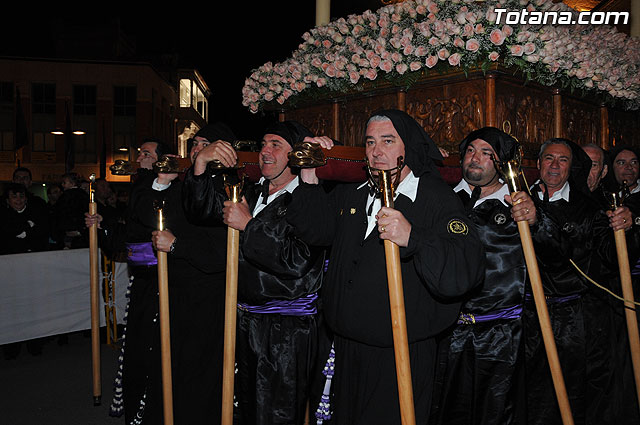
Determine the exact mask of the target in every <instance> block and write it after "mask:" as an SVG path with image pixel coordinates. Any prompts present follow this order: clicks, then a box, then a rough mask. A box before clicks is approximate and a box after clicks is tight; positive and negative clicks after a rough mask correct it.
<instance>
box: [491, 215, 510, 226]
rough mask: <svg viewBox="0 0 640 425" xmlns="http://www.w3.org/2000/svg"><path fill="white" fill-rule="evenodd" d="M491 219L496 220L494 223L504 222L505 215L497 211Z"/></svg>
mask: <svg viewBox="0 0 640 425" xmlns="http://www.w3.org/2000/svg"><path fill="white" fill-rule="evenodd" d="M493 220H494V221H495V222H496V224H504V223H506V221H507V217H506V216H505V215H504V214H502V213H498V214H496V215H495V217H493Z"/></svg>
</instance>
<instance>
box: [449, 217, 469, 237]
mask: <svg viewBox="0 0 640 425" xmlns="http://www.w3.org/2000/svg"><path fill="white" fill-rule="evenodd" d="M447 230H448V231H449V233H455V234H456V235H466V234H467V233H469V228H468V227H467V225H466V224H464V222H462V221H460V220H458V219H456V218H454V219H453V220H451V221H450V222H449V224H447Z"/></svg>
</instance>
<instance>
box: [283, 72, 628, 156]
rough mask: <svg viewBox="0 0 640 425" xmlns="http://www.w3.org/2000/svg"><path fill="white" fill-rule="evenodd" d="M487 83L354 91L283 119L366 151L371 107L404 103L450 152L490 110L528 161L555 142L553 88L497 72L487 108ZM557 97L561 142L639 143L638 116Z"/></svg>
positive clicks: (436, 82)
mask: <svg viewBox="0 0 640 425" xmlns="http://www.w3.org/2000/svg"><path fill="white" fill-rule="evenodd" d="M488 81H489V80H488V77H487V78H485V77H484V76H482V75H480V76H475V77H474V76H470V77H469V78H468V79H467V78H464V77H462V78H461V77H460V76H456V77H447V76H443V77H442V78H438V79H430V80H425V81H420V82H418V83H416V84H415V85H414V86H412V87H411V88H409V89H408V90H407V91H406V92H405V93H403V94H402V96H398V91H397V90H395V89H386V90H385V91H381V90H378V91H372V92H369V93H364V94H363V93H358V94H352V95H346V96H342V97H340V98H338V99H328V100H327V99H324V100H321V101H318V102H316V103H310V104H307V105H304V106H300V107H299V108H296V109H291V110H286V111H285V113H284V115H285V117H286V119H294V120H297V121H299V122H301V123H302V124H304V125H306V126H307V127H308V128H309V129H310V130H311V131H313V132H314V133H315V134H317V135H327V136H330V137H334V138H337V139H338V141H340V142H341V143H343V144H344V145H346V146H364V131H365V124H366V120H367V118H368V117H369V116H370V115H371V114H372V113H373V112H374V111H375V110H377V109H382V108H401V107H402V106H401V105H399V102H402V103H403V104H404V109H405V111H406V112H407V113H408V114H409V115H411V116H412V117H414V118H415V119H416V121H418V122H419V123H420V124H421V125H422V127H423V128H424V129H425V131H426V132H427V133H428V134H429V135H430V136H431V137H432V138H433V139H434V141H435V142H436V144H437V145H438V146H440V147H443V148H445V149H447V150H448V151H449V152H450V153H451V154H453V155H456V154H457V152H458V144H459V142H460V141H461V140H462V139H463V138H464V137H465V136H466V135H467V134H468V133H469V132H471V131H473V130H475V129H478V128H480V127H483V126H485V125H486V122H487V121H486V119H487V116H488V114H489V112H491V113H492V114H495V115H494V117H495V123H496V124H495V125H496V126H497V127H499V128H503V123H505V122H507V121H508V122H509V123H510V125H511V134H512V135H513V136H514V137H516V138H517V139H518V140H519V141H520V143H521V144H522V145H523V148H524V153H525V158H526V159H525V162H527V163H528V162H530V161H533V160H534V159H535V158H536V157H537V155H538V151H539V149H540V145H541V144H542V143H543V142H544V141H546V140H548V139H550V138H552V137H554V101H553V94H552V93H553V89H552V88H549V87H543V86H539V85H536V84H534V83H527V84H525V83H524V82H523V81H521V80H519V79H518V78H516V77H514V76H512V75H507V74H503V73H496V74H494V78H493V79H492V80H491V83H492V84H495V105H488V104H487V102H488V99H489V94H488V92H487V87H489V86H488ZM491 94H494V92H493V91H491ZM560 100H561V102H560V104H561V107H560V113H559V115H558V117H557V118H558V124H559V128H558V131H559V133H560V134H561V135H562V137H566V138H568V139H571V140H573V141H575V142H576V143H578V144H581V145H584V144H587V143H595V144H599V145H601V144H603V143H604V142H605V141H606V139H607V137H608V139H609V140H608V144H609V146H615V145H619V144H630V145H634V146H640V138H639V137H637V135H638V134H640V112H638V111H624V110H618V109H612V108H608V110H607V111H604V112H603V111H602V110H601V106H600V105H599V104H597V103H595V102H594V101H592V100H591V99H583V98H579V97H574V96H571V95H568V94H564V93H562V94H560ZM494 111H495V112H494ZM336 125H337V128H335V127H336ZM607 127H608V128H607ZM604 144H605V145H606V143H604ZM449 159H451V158H449ZM450 162H451V161H450Z"/></svg>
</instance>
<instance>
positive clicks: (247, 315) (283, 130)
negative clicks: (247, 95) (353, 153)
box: [183, 121, 324, 425]
mask: <svg viewBox="0 0 640 425" xmlns="http://www.w3.org/2000/svg"><path fill="white" fill-rule="evenodd" d="M308 136H312V133H310V132H309V130H308V129H306V128H304V127H303V126H302V125H300V124H299V123H297V122H294V121H284V122H279V123H276V124H273V125H272V126H270V127H268V128H267V129H266V130H265V134H264V137H263V140H262V148H261V150H260V153H259V157H258V158H259V159H258V161H259V166H260V171H261V174H262V178H261V179H260V181H259V182H258V183H257V184H251V183H249V182H246V183H245V191H244V198H243V200H242V202H239V203H236V204H234V203H232V202H230V201H227V200H226V199H227V197H226V194H225V192H224V188H223V172H213V171H207V164H208V163H209V162H211V161H214V160H217V161H219V162H220V163H221V164H222V165H223V166H226V167H232V166H234V165H235V163H236V154H235V151H234V150H233V148H232V147H231V145H230V144H229V143H227V141H216V142H214V143H212V144H211V145H209V146H207V147H206V148H204V149H203V150H202V151H200V153H199V154H198V156H197V158H196V161H195V164H194V166H193V167H192V168H191V169H189V171H188V172H187V174H186V177H185V182H184V194H183V199H184V205H185V211H186V212H187V216H188V217H189V218H190V219H192V220H193V221H194V222H196V223H209V222H211V221H212V220H219V219H220V218H223V220H224V223H225V224H227V225H228V226H229V227H231V228H234V229H237V230H239V231H240V252H239V264H238V319H237V330H236V339H237V342H236V344H237V345H236V363H237V374H236V385H235V388H236V391H235V396H236V400H237V403H238V408H237V409H236V411H235V415H236V416H237V420H238V421H239V423H240V424H261V425H268V424H284V423H286V424H302V423H303V422H304V419H305V410H306V405H307V402H308V400H309V399H310V398H315V396H314V395H312V394H310V392H311V387H312V382H311V381H312V379H313V376H314V371H315V368H316V350H317V345H318V341H319V339H320V332H321V329H320V316H319V314H318V309H319V304H318V299H317V298H318V291H319V289H320V285H321V281H322V268H323V262H324V253H323V250H322V249H319V248H316V247H313V246H310V245H308V244H306V243H304V242H303V241H302V240H300V239H299V238H297V237H296V236H295V234H294V229H293V227H292V226H291V225H290V224H289V223H287V221H286V220H285V215H286V211H287V208H288V207H289V206H290V202H291V197H292V193H295V191H296V190H297V189H296V187H297V185H298V178H297V176H295V175H294V174H293V172H292V169H291V168H290V167H289V166H288V158H287V153H288V152H290V151H291V150H292V146H293V145H295V144H297V143H300V142H302V141H303V140H304V138H305V137H308ZM212 174H214V175H212ZM227 174H230V173H229V172H228V171H227ZM229 178H231V177H229Z"/></svg>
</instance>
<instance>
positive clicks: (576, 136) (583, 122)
mask: <svg viewBox="0 0 640 425" xmlns="http://www.w3.org/2000/svg"><path fill="white" fill-rule="evenodd" d="M562 130H563V137H565V138H567V139H569V140H571V141H573V142H575V143H577V144H579V145H586V144H589V143H594V144H597V145H599V144H600V106H599V105H595V104H590V103H587V102H584V101H582V100H579V99H576V98H572V97H569V96H566V95H563V96H562Z"/></svg>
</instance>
